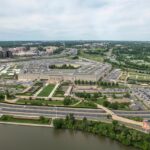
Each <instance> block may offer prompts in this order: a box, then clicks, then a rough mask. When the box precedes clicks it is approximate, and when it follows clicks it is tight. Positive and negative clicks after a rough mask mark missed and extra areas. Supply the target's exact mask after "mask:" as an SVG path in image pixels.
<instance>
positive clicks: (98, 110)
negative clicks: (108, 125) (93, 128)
mask: <svg viewBox="0 0 150 150" xmlns="http://www.w3.org/2000/svg"><path fill="white" fill-rule="evenodd" d="M0 107H9V108H10V107H11V108H22V109H25V108H28V109H35V110H36V109H41V110H42V109H43V110H55V109H56V108H57V110H65V111H72V110H73V111H76V112H78V111H80V112H91V113H92V112H93V113H99V112H105V111H104V110H102V109H86V108H68V107H45V106H29V105H10V104H0Z"/></svg>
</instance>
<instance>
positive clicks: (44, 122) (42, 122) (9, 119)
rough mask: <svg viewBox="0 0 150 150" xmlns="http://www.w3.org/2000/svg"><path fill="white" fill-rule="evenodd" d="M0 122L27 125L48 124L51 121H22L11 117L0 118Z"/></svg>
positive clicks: (42, 119)
mask: <svg viewBox="0 0 150 150" xmlns="http://www.w3.org/2000/svg"><path fill="white" fill-rule="evenodd" d="M0 121H3V122H16V123H29V124H50V122H51V119H48V118H43V117H41V118H39V119H24V118H15V117H13V116H6V115H4V116H2V117H1V118H0Z"/></svg>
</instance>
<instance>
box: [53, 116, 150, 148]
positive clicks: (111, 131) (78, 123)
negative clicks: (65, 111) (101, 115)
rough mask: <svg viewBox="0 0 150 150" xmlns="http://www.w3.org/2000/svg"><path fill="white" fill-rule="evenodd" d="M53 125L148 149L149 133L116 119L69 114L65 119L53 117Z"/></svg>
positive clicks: (149, 144)
mask: <svg viewBox="0 0 150 150" xmlns="http://www.w3.org/2000/svg"><path fill="white" fill-rule="evenodd" d="M53 125H54V127H55V128H56V129H70V130H77V131H83V132H88V133H93V134H96V135H100V136H105V137H108V138H110V139H112V140H115V141H118V142H120V143H122V144H123V145H126V146H132V147H134V148H138V149H141V150H150V143H149V140H150V134H145V133H142V132H139V131H136V130H133V129H130V128H127V127H125V126H124V125H120V124H119V123H118V122H117V121H113V122H112V124H108V123H103V122H96V121H88V120H87V119H86V118H84V119H83V120H76V119H75V118H74V116H73V115H69V116H67V117H66V119H55V120H54V121H53Z"/></svg>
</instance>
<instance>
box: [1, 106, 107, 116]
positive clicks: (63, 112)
mask: <svg viewBox="0 0 150 150" xmlns="http://www.w3.org/2000/svg"><path fill="white" fill-rule="evenodd" d="M0 112H1V113H3V112H22V113H35V114H43V115H44V114H46V115H47V114H60V115H62V114H63V115H68V114H71V113H72V114H74V115H90V116H99V115H107V114H106V113H83V112H72V111H71V112H65V111H56V110H55V111H41V110H38V111H37V110H27V109H13V108H2V109H1V110H0Z"/></svg>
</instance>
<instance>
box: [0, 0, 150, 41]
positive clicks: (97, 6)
mask: <svg viewBox="0 0 150 150" xmlns="http://www.w3.org/2000/svg"><path fill="white" fill-rule="evenodd" d="M149 8H150V1H149V0H82V1H81V0H5V1H4V0H0V40H58V39H61V40H74V39H76V40H78V39H83V40H84V39H95V40H150V30H149V29H150V9H149Z"/></svg>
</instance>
